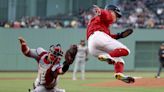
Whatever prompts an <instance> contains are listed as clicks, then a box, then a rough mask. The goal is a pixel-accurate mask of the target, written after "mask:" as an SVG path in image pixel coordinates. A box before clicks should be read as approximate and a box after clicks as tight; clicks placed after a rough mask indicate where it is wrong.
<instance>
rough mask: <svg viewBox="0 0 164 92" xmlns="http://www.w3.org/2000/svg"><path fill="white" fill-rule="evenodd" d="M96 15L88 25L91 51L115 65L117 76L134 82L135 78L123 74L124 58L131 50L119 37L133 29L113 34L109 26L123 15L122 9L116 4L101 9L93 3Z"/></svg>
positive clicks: (127, 34) (92, 53)
mask: <svg viewBox="0 0 164 92" xmlns="http://www.w3.org/2000/svg"><path fill="white" fill-rule="evenodd" d="M93 12H94V14H95V16H94V17H93V18H92V19H91V20H90V22H89V23H88V26H87V34H86V35H87V39H88V50H89V53H90V54H91V55H93V56H95V57H97V58H98V59H99V60H100V61H106V62H108V64H113V65H114V71H115V74H114V75H115V78H116V79H118V80H121V81H123V82H126V83H134V82H135V79H134V78H133V77H130V76H126V75H124V74H123V71H124V64H125V63H124V60H123V59H122V56H127V55H128V54H129V53H130V50H129V49H128V48H127V47H126V46H125V45H123V44H122V43H121V42H119V41H118V40H117V39H120V38H125V37H127V36H129V35H130V34H131V33H132V32H133V30H132V29H126V30H125V31H124V32H122V33H117V34H112V33H111V32H110V30H109V29H108V27H110V26H111V24H113V23H114V22H116V20H117V19H118V18H120V17H121V16H122V14H121V11H120V9H119V8H118V7H117V6H115V5H106V6H105V9H101V8H99V7H98V6H96V5H93Z"/></svg>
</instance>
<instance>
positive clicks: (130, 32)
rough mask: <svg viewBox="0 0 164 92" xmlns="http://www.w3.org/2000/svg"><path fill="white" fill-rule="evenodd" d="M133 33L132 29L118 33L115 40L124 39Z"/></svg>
mask: <svg viewBox="0 0 164 92" xmlns="http://www.w3.org/2000/svg"><path fill="white" fill-rule="evenodd" d="M132 33H133V29H130V28H129V29H126V30H125V31H123V32H121V33H118V34H117V38H116V39H120V38H125V37H127V36H129V35H131V34H132Z"/></svg>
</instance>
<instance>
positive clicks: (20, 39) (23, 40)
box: [18, 36, 26, 44]
mask: <svg viewBox="0 0 164 92" xmlns="http://www.w3.org/2000/svg"><path fill="white" fill-rule="evenodd" d="M18 40H19V41H20V43H21V44H25V43H26V41H25V39H24V38H23V37H22V36H20V37H18Z"/></svg>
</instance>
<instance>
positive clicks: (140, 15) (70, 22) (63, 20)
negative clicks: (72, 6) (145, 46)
mask: <svg viewBox="0 0 164 92" xmlns="http://www.w3.org/2000/svg"><path fill="white" fill-rule="evenodd" d="M118 6H119V7H120V9H121V11H122V13H123V17H122V18H121V19H119V20H118V21H117V22H116V23H115V24H114V25H112V27H114V28H124V27H133V28H158V29H164V0H119V2H118ZM92 16H93V14H92V12H91V9H88V10H84V9H79V11H78V12H75V13H72V14H60V15H56V16H51V17H47V18H40V17H28V16H26V17H22V18H21V19H20V20H17V21H0V26H1V27H5V28H36V29H37V28H55V29H59V28H85V27H86V26H87V23H88V21H89V20H90V19H91V18H92Z"/></svg>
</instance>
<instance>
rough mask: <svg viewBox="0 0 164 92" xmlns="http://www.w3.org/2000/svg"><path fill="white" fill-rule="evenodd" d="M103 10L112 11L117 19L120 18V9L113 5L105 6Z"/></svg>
mask: <svg viewBox="0 0 164 92" xmlns="http://www.w3.org/2000/svg"><path fill="white" fill-rule="evenodd" d="M105 10H112V11H114V12H115V13H116V16H117V17H118V18H120V17H121V16H122V13H121V11H120V9H119V8H118V7H117V6H115V5H110V4H109V5H106V6H105Z"/></svg>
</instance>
